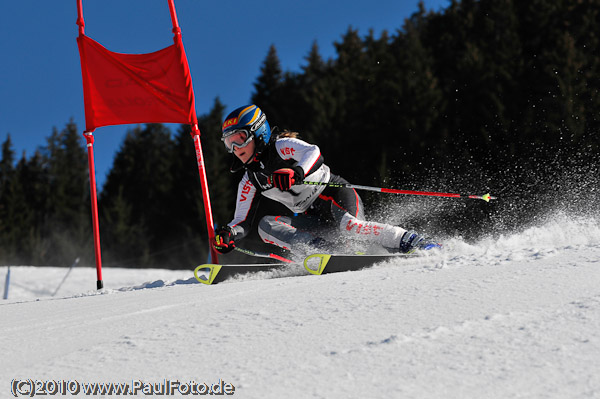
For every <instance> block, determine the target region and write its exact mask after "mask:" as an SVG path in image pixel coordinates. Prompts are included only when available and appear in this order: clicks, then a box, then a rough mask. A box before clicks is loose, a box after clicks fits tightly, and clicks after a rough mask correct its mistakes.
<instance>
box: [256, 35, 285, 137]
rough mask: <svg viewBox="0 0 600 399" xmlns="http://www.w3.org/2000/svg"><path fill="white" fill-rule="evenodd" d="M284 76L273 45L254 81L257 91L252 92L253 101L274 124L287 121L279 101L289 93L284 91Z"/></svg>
mask: <svg viewBox="0 0 600 399" xmlns="http://www.w3.org/2000/svg"><path fill="white" fill-rule="evenodd" d="M283 77H284V76H283V71H282V69H281V62H280V61H279V56H278V55H277V49H276V48H275V45H271V47H269V51H268V53H267V56H266V58H265V60H264V62H263V65H262V66H261V68H260V75H259V77H258V79H257V80H256V82H255V83H254V90H255V91H254V93H253V94H252V103H254V104H256V105H257V106H258V107H259V108H261V109H262V110H263V112H265V114H266V115H267V117H268V118H269V123H270V124H271V125H272V126H276V125H278V124H281V123H285V119H284V117H283V115H281V112H280V109H281V106H280V103H279V101H280V100H283V98H284V96H285V95H286V94H289V93H284V92H283V91H282V82H283Z"/></svg>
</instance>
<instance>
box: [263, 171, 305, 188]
mask: <svg viewBox="0 0 600 399" xmlns="http://www.w3.org/2000/svg"><path fill="white" fill-rule="evenodd" d="M303 180H304V172H303V171H302V169H301V168H300V167H294V168H282V169H277V170H276V171H275V172H273V174H272V175H271V184H273V187H275V188H278V189H280V190H281V191H287V190H289V189H290V188H291V187H292V186H293V185H294V184H300V183H302V181H303Z"/></svg>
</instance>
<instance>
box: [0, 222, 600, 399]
mask: <svg viewBox="0 0 600 399" xmlns="http://www.w3.org/2000/svg"><path fill="white" fill-rule="evenodd" d="M599 259H600V224H599V223H598V221H597V219H595V218H593V217H588V218H578V217H572V216H569V215H567V214H556V213H555V215H554V217H553V218H548V219H547V220H545V221H544V222H543V223H541V224H539V225H537V226H532V227H529V228H524V229H522V231H521V232H519V233H514V234H502V235H499V236H496V237H492V236H487V237H482V238H481V239H480V240H479V241H473V240H469V241H467V240H465V239H461V238H451V239H449V240H447V241H446V245H445V249H444V251H442V252H441V253H437V254H429V255H428V256H424V257H421V258H411V259H406V260H403V261H398V262H397V263H395V264H389V263H388V264H380V265H377V266H375V267H373V268H370V269H368V270H363V271H359V272H349V273H338V274H331V275H323V276H312V275H300V274H302V273H300V272H298V273H295V274H296V275H295V276H290V275H287V276H285V275H284V276H283V277H282V276H281V275H275V274H273V273H271V274H269V273H262V274H258V275H255V276H252V277H242V278H239V279H235V280H229V281H227V282H225V283H223V284H220V285H217V286H204V285H201V284H197V283H195V281H194V279H193V276H192V272H191V271H166V270H152V269H150V270H139V269H135V270H133V269H111V268H107V269H106V270H105V282H106V286H107V289H105V290H104V291H102V292H100V293H98V292H96V291H94V290H92V288H93V285H94V282H95V275H94V270H93V269H89V268H79V269H74V271H73V272H72V274H71V276H70V277H69V279H68V280H67V281H66V282H65V284H64V286H63V287H61V290H60V291H59V292H58V295H57V296H56V297H50V295H52V293H53V292H54V290H55V288H56V286H57V285H58V283H59V282H60V281H61V279H62V277H63V276H64V273H65V269H59V268H35V267H12V268H11V270H12V284H11V290H12V291H11V295H10V297H9V298H10V299H9V300H8V301H4V302H2V303H1V305H0V314H1V319H2V325H1V326H0V336H1V337H2V341H1V342H2V352H3V358H4V359H5V361H4V362H2V365H1V366H0V374H1V375H2V377H0V380H1V382H0V389H1V390H3V391H4V392H3V393H2V394H1V395H2V396H3V397H8V395H9V391H10V387H11V380H12V379H15V378H19V379H24V378H31V379H37V380H48V379H53V380H58V379H66V380H77V381H79V382H129V383H131V381H137V380H142V381H144V382H147V383H153V382H162V381H164V380H165V379H173V380H179V381H196V382H205V383H207V384H212V383H217V382H219V381H225V382H227V383H230V384H232V385H233V386H234V387H235V392H234V396H237V397H243V398H259V397H260V398H263V397H269V398H279V397H314V398H333V397H338V398H347V397H404V398H413V397H414V398H424V397H463V398H469V397H471V398H475V397H502V398H520V397H557V398H558V397H570V398H576V397H598V396H600V376H599V375H598V373H597V370H598V369H600V360H599V359H600V332H599V331H600V268H599V266H600V262H599ZM5 274H6V268H0V275H2V276H4V275H5ZM291 274H294V273H291ZM273 277H278V278H273ZM144 281H146V282H145V283H144ZM0 282H1V281H0ZM81 395H83V394H81Z"/></svg>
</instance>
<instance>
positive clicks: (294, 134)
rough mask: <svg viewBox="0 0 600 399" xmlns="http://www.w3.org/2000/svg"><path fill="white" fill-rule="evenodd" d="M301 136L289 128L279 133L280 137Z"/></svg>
mask: <svg viewBox="0 0 600 399" xmlns="http://www.w3.org/2000/svg"><path fill="white" fill-rule="evenodd" d="M299 136H300V133H298V132H291V131H289V130H284V131H283V132H281V133H279V134H278V135H277V137H278V138H292V139H297V138H298V137H299Z"/></svg>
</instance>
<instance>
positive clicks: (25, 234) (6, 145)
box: [0, 0, 600, 269]
mask: <svg viewBox="0 0 600 399" xmlns="http://www.w3.org/2000/svg"><path fill="white" fill-rule="evenodd" d="M334 45H335V49H336V55H335V57H333V58H331V59H323V58H322V56H321V55H320V53H319V48H318V46H317V44H316V43H315V44H314V45H313V46H312V47H311V48H310V49H307V54H306V57H305V61H304V63H303V64H302V65H301V67H300V69H299V70H298V71H284V70H282V68H281V64H280V61H279V58H278V54H277V49H276V48H275V47H274V46H271V47H270V48H265V58H264V61H263V64H262V65H261V66H260V70H257V78H256V81H255V84H254V92H253V93H248V98H249V99H251V101H252V102H253V103H255V104H257V105H258V106H259V107H261V108H262V109H263V111H265V113H266V115H267V117H268V120H269V123H270V125H271V126H272V127H273V126H277V127H278V128H279V129H280V130H286V129H287V130H292V131H297V132H299V133H300V136H301V138H303V139H304V140H306V141H309V142H312V143H315V144H317V145H319V147H320V148H321V151H322V153H323V155H324V157H325V161H326V163H327V164H328V165H329V166H330V167H331V169H332V172H333V173H335V174H338V175H341V176H343V177H344V178H346V179H347V180H348V181H350V182H351V183H355V184H361V185H370V186H381V187H392V188H403V189H412V190H426V191H442V192H459V193H468V194H470V193H472V194H484V193H487V192H491V193H492V195H496V196H498V197H499V199H498V200H497V201H496V202H494V203H489V204H488V203H485V202H483V201H472V200H471V201H462V200H456V199H428V198H410V199H409V198H406V197H399V196H393V197H390V196H389V195H387V196H382V194H373V193H365V192H361V195H362V196H363V200H364V201H365V204H366V205H367V206H368V209H370V211H368V212H367V216H371V217H373V218H382V217H385V215H383V213H381V209H384V208H385V209H397V210H398V212H397V215H396V216H397V217H395V218H392V219H393V220H394V222H396V224H400V225H403V226H404V227H413V228H419V229H422V230H424V231H427V232H428V233H430V234H437V235H438V236H440V237H444V236H451V235H456V234H458V235H461V236H463V237H465V239H470V238H475V237H478V236H480V235H481V234H482V233H483V231H486V232H488V233H490V232H491V233H494V232H502V231H504V230H505V229H515V228H519V227H520V226H523V225H524V224H525V223H529V222H534V221H535V220H536V219H537V218H539V217H540V215H541V213H540V212H541V210H543V209H546V210H548V212H550V211H552V210H556V209H559V208H560V209H563V210H564V209H577V208H581V206H582V204H586V203H589V202H590V197H592V198H593V197H594V196H596V197H597V194H596V193H597V190H598V189H600V186H599V184H598V178H597V176H598V167H597V165H598V154H599V148H598V147H599V146H598V145H599V141H600V140H599V139H598V131H599V129H600V114H599V112H600V95H599V90H600V0H523V1H517V0H461V1H458V0H453V1H451V2H450V4H449V5H448V7H447V8H445V9H443V10H439V11H427V10H425V7H424V5H423V4H422V3H420V4H419V8H418V11H417V12H416V13H414V14H413V15H412V16H411V17H410V18H408V19H406V20H404V21H400V20H399V21H398V27H397V29H396V30H395V31H394V32H383V33H382V34H381V35H379V36H378V37H377V36H375V34H374V33H373V32H372V31H371V32H358V31H357V30H354V29H352V28H351V27H350V28H348V30H347V31H346V32H340V39H339V41H337V42H336V43H334ZM240 105H242V104H227V105H225V104H222V103H221V101H220V100H219V99H218V98H217V99H215V100H214V103H213V106H212V109H210V110H197V111H198V115H199V127H200V131H201V132H202V136H201V139H202V146H203V150H204V156H205V161H206V162H205V164H206V170H207V175H208V184H209V187H210V195H211V201H212V209H213V215H214V219H215V222H216V223H218V224H225V223H227V222H229V221H230V220H231V218H232V215H233V208H234V204H235V193H236V191H237V182H238V181H239V179H240V178H241V175H240V174H239V173H238V174H232V173H230V172H229V165H230V163H231V155H230V154H228V153H227V152H226V151H225V149H224V147H223V145H222V143H221V141H220V135H221V133H220V128H221V123H222V122H223V118H224V117H225V116H226V115H227V113H229V112H230V111H231V110H233V109H234V108H236V107H238V106H240ZM81 131H82V129H81V128H78V127H77V126H75V124H74V123H73V122H72V121H69V122H66V124H65V126H64V127H62V128H54V129H52V130H51V133H50V135H49V137H48V138H47V142H46V143H45V144H44V145H42V146H40V147H39V150H38V151H37V152H36V153H35V154H33V155H32V156H30V157H25V156H22V157H20V158H19V157H18V156H17V155H16V154H15V151H14V148H13V145H12V142H11V138H10V135H8V136H6V140H5V141H4V142H3V143H2V144H1V145H2V148H1V151H2V153H1V156H0V264H1V265H66V266H68V265H70V264H71V263H72V262H73V260H74V259H75V258H77V257H81V259H82V263H83V264H86V265H93V264H94V250H93V237H92V228H91V216H90V193H89V177H88V169H87V152H86V148H85V140H84V139H83V136H82V135H81ZM13 134H18V132H13ZM99 189H100V192H99V212H100V229H101V242H102V251H103V252H102V253H103V265H104V266H109V267H110V266H115V267H116V266H118V267H144V268H147V267H162V268H180V269H192V268H193V267H195V266H196V265H197V264H200V263H203V262H204V261H205V260H206V258H207V246H208V244H207V233H206V223H205V218H204V210H203V204H202V194H201V188H200V181H199V178H198V168H197V164H196V157H195V152H194V145H193V141H192V139H191V137H190V129H189V127H188V126H185V125H182V126H180V127H179V128H178V129H177V131H171V130H170V129H168V128H167V127H165V126H164V125H161V124H147V125H140V126H134V127H132V128H131V129H130V130H129V131H128V133H127V136H126V138H125V139H124V142H123V143H122V145H121V147H120V148H119V150H118V152H117V154H116V156H115V159H114V164H113V166H112V169H111V171H110V173H109V175H108V177H107V179H106V182H105V184H104V186H103V187H101V188H99ZM566 192H568V193H570V194H571V196H565V195H562V196H561V195H557V193H566ZM574 198H577V199H581V200H582V201H583V200H584V199H585V201H584V202H578V200H574ZM261 206H262V203H261ZM418 208H420V209H421V211H415V209H418ZM261 211H262V208H261ZM264 212H265V213H266V212H281V213H283V212H285V210H282V209H279V208H277V207H276V206H275V205H274V204H270V203H268V201H267V200H265V201H264ZM482 226H485V227H482Z"/></svg>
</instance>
